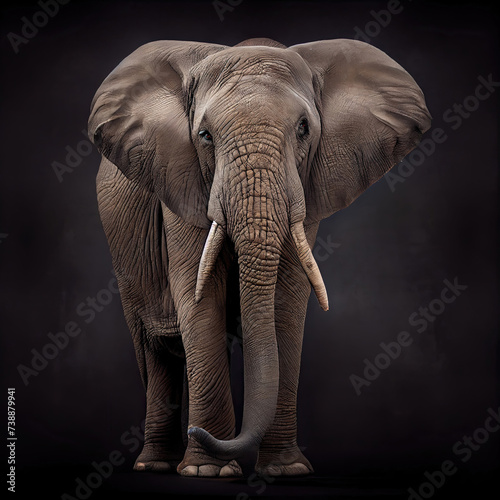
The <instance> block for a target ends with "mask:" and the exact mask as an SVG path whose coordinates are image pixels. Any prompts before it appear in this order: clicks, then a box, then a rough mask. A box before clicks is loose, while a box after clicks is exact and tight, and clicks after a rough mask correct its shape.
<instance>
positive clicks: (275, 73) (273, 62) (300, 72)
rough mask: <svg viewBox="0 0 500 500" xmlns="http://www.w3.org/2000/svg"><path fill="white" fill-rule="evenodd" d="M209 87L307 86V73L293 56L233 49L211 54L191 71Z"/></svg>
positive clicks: (281, 51)
mask: <svg viewBox="0 0 500 500" xmlns="http://www.w3.org/2000/svg"><path fill="white" fill-rule="evenodd" d="M195 71H196V73H198V75H197V76H199V77H203V79H204V80H205V82H206V83H207V84H210V85H215V86H221V85H224V84H226V83H230V82H231V83H233V84H234V82H238V81H240V82H245V81H255V79H257V78H259V79H260V80H261V81H266V79H273V81H275V82H279V81H282V82H287V83H290V81H296V82H297V83H300V84H307V82H308V81H311V76H312V74H311V71H310V69H309V67H308V66H307V64H306V63H305V62H304V60H303V59H302V58H301V57H300V56H299V55H298V54H297V53H295V52H293V51H289V50H286V49H277V48H272V47H233V48H230V49H227V50H224V51H220V52H218V53H215V54H212V55H211V56H209V57H207V58H206V59H205V60H204V61H202V62H201V63H200V64H199V65H198V67H197V68H196V69H195Z"/></svg>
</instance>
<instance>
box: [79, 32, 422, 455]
mask: <svg viewBox="0 0 500 500" xmlns="http://www.w3.org/2000/svg"><path fill="white" fill-rule="evenodd" d="M429 126H430V115H429V113H428V111H427V109H426V106H425V101H424V97H423V95H422V92H421V90H420V89H419V87H418V86H417V84H416V83H415V81H414V80H413V79H412V77H411V76H410V75H409V74H408V73H407V72H406V71H405V70H404V69H403V68H401V66H399V65H398V64H397V63H396V62H394V61H393V60H392V59H390V58H389V57H388V56H387V55H386V54H384V53H383V52H381V51H380V50H378V49H376V48H374V47H372V46H370V45H367V44H365V43H363V42H358V41H353V40H330V41H321V42H314V43H306V44H302V45H296V46H293V47H290V48H285V47H283V46H281V45H280V44H277V43H275V42H271V41H267V40H260V41H254V42H252V41H250V42H246V43H244V44H241V45H239V46H236V47H231V48H230V47H225V46H221V45H212V44H204V43H191V42H172V41H163V42H154V43H151V44H148V45H145V46H143V47H141V48H139V49H138V50H137V51H135V52H134V53H133V54H131V55H130V56H129V57H127V58H126V59H125V60H124V61H123V62H122V63H121V64H120V65H119V66H118V67H117V68H116V69H115V70H114V71H113V72H112V73H111V74H110V75H109V77H108V78H107V79H106V80H105V81H104V83H103V84H102V86H101V88H100V89H99V90H98V92H97V94H96V97H95V98H94V102H93V104H92V114H91V118H90V122H89V134H90V137H91V138H92V140H93V141H94V142H95V144H96V145H97V146H98V148H99V150H100V151H101V153H102V154H103V155H104V156H105V157H107V158H108V159H109V160H110V161H111V162H113V163H114V164H115V165H116V166H117V167H118V168H119V169H121V170H122V171H123V172H124V174H125V175H126V176H127V177H129V178H130V179H134V180H136V181H137V182H140V183H141V184H142V185H143V186H147V187H148V188H149V189H151V190H152V191H154V192H155V193H156V194H157V196H158V198H159V199H160V200H161V201H162V202H163V203H165V205H166V206H167V207H169V209H170V210H171V211H173V212H174V213H176V214H177V215H178V216H179V217H181V218H183V219H184V220H185V221H186V222H188V223H189V224H192V225H195V226H198V227H202V228H207V229H208V228H209V227H210V226H211V229H210V232H209V237H208V239H207V242H206V245H205V250H204V252H203V257H202V261H201V263H200V269H199V274H198V284H197V288H196V300H197V301H199V300H201V299H202V297H203V285H204V283H205V282H206V280H207V278H208V277H209V276H210V271H211V269H212V267H213V264H214V262H215V260H216V259H217V256H218V253H219V249H220V246H221V244H222V241H223V240H224V239H225V238H226V236H227V237H229V238H230V239H231V240H232V241H233V242H234V246H235V251H236V254H237V258H238V263H239V269H240V293H241V298H240V301H241V309H242V326H243V337H244V352H245V413H244V420H243V427H242V433H241V434H240V436H239V437H238V438H236V439H235V440H234V441H228V442H226V444H224V445H222V444H221V442H216V440H214V439H213V438H212V437H211V436H210V435H207V434H205V433H204V431H202V430H201V429H195V430H194V431H193V430H192V431H193V432H195V434H196V436H197V437H198V438H199V439H200V440H201V441H203V442H204V443H205V444H206V445H207V446H208V447H209V448H211V449H212V450H215V451H216V452H217V454H218V455H220V456H221V457H223V456H227V457H232V456H233V455H234V454H235V453H237V451H238V449H239V444H238V443H240V444H241V443H246V444H248V443H249V442H252V441H258V440H259V439H260V438H261V437H262V435H263V433H264V432H265V430H266V428H267V426H268V425H269V424H270V423H271V422H272V418H273V415H274V411H275V404H276V397H277V387H278V361H277V349H276V340H275V331H274V292H275V286H276V281H277V272H278V265H279V260H280V254H281V251H282V246H283V244H284V242H285V241H286V240H287V239H288V241H293V242H294V245H295V248H296V251H297V254H298V257H299V259H300V261H301V263H302V267H303V268H304V271H305V273H306V274H307V276H308V277H309V280H310V282H311V284H312V287H313V289H314V291H315V293H316V295H317V297H318V299H319V302H320V304H321V306H322V307H323V308H324V309H327V308H328V299H327V295H326V291H325V288H324V285H323V280H322V278H321V275H320V273H319V270H318V267H317V265H316V262H315V261H314V258H313V256H312V253H311V249H310V248H309V246H308V244H307V240H306V237H305V231H304V225H307V224H310V223H314V222H317V221H319V220H321V219H323V218H325V217H328V216H330V215H331V214H333V213H334V212H336V211H338V210H340V209H342V208H344V207H346V206H347V205H349V204H350V203H351V202H352V201H353V200H354V199H355V198H356V197H357V196H358V195H359V194H361V193H362V192H363V191H364V190H365V189H366V188H367V187H368V186H370V185H371V184H372V183H373V182H375V181H376V180H378V179H379V178H380V177H381V176H382V175H383V174H384V173H385V172H387V171H388V170H389V169H390V168H391V167H392V166H394V165H395V164H396V163H397V162H399V161H400V160H401V159H402V158H403V157H404V156H405V155H406V154H407V153H409V152H410V151H411V150H412V149H413V148H414V147H415V146H416V145H417V144H418V142H419V140H420V137H421V135H422V133H424V132H425V131H426V130H427V129H428V128H429ZM257 345H258V346H259V347H258V350H257V348H256V347H255V346H257ZM231 443H232V444H231Z"/></svg>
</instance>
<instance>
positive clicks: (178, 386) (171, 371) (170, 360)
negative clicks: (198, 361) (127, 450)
mask: <svg viewBox="0 0 500 500" xmlns="http://www.w3.org/2000/svg"><path fill="white" fill-rule="evenodd" d="M151 343H152V344H155V343H156V342H155V340H154V339H153V341H152V342H151ZM144 351H145V353H144V354H145V364H146V370H147V382H146V425H145V429H144V447H143V449H142V452H141V454H140V455H139V457H138V458H137V460H136V462H135V465H134V469H135V470H138V471H154V472H167V471H170V470H173V471H175V468H176V467H177V465H178V464H179V462H180V461H181V460H182V457H183V455H184V450H185V446H184V444H183V441H182V423H181V412H182V399H183V398H182V391H183V379H184V360H183V359H182V358H180V357H178V356H176V355H174V354H172V353H170V352H169V351H168V350H166V349H164V350H161V349H159V348H158V347H156V346H154V345H153V346H151V345H148V344H147V345H146V346H145V349H144Z"/></svg>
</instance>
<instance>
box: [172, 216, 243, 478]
mask: <svg viewBox="0 0 500 500" xmlns="http://www.w3.org/2000/svg"><path fill="white" fill-rule="evenodd" d="M167 223H168V228H167V229H168V231H167V238H168V240H169V248H177V249H179V250H181V251H179V252H177V251H172V252H171V253H170V254H169V256H170V257H171V259H170V277H171V288H172V293H173V296H174V301H175V303H176V309H177V313H178V320H179V325H180V329H181V333H182V341H183V344H184V351H185V354H186V368H187V378H188V393H189V427H193V426H196V427H202V428H203V429H205V430H207V431H208V432H210V434H212V435H213V436H214V437H216V438H218V439H230V438H233V437H234V433H235V418H234V409H233V402H232V396H231V384H230V371H229V355H228V349H227V339H226V311H225V308H226V273H227V261H228V259H227V255H226V254H225V251H224V250H223V251H222V254H221V256H220V257H221V258H220V259H219V261H218V262H217V265H216V268H215V270H214V272H213V275H212V277H211V282H210V284H209V285H208V286H207V287H206V291H205V297H204V298H203V299H202V300H201V301H200V302H199V303H198V304H196V303H195V300H194V296H195V288H196V276H197V272H198V264H199V261H200V259H201V254H202V250H203V246H204V243H205V239H206V236H207V231H204V230H201V229H197V228H192V227H190V226H188V225H186V224H185V223H183V222H182V221H180V220H179V219H178V218H176V217H175V216H174V215H173V214H170V215H169V217H168V219H167ZM177 471H178V472H179V473H180V474H182V475H184V476H207V477H209V476H212V477H214V476H239V475H241V468H240V466H239V465H238V464H237V462H236V461H234V460H233V461H230V462H228V461H224V460H219V459H216V458H214V457H211V456H209V455H207V453H206V452H205V451H204V450H203V448H202V447H201V446H199V444H198V443H197V441H196V440H195V439H194V438H193V437H192V436H189V438H188V447H187V450H186V452H185V454H184V459H183V460H182V462H181V463H180V464H179V466H178V467H177Z"/></svg>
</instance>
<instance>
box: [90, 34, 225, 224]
mask: <svg viewBox="0 0 500 500" xmlns="http://www.w3.org/2000/svg"><path fill="white" fill-rule="evenodd" d="M224 49H226V47H225V46H223V45H215V44H207V43H201V42H183V41H170V40H162V41H157V42H151V43H148V44H146V45H143V46H142V47H139V48H138V49H137V50H136V51H134V52H133V53H132V54H130V55H129V56H128V57H126V58H125V59H124V60H123V61H122V62H121V63H120V64H119V65H118V66H117V67H116V68H115V69H114V70H113V71H112V72H111V74H110V75H109V76H108V77H107V78H106V79H105V80H104V82H103V83H102V85H101V86H100V87H99V89H98V90H97V92H96V95H95V97H94V100H93V101H92V105H91V113H90V118H89V136H90V138H91V140H92V141H93V142H94V143H95V145H96V146H97V148H98V149H99V152H100V153H101V154H102V155H103V156H104V157H106V158H107V159H108V160H109V161H111V162H112V163H113V164H114V165H116V167H118V168H119V169H120V170H121V171H122V172H123V173H124V174H125V176H127V177H128V178H129V179H130V180H131V181H133V182H134V183H137V184H138V185H141V186H142V187H143V188H146V189H148V190H150V191H152V192H154V193H155V194H156V195H157V197H158V198H159V199H160V200H161V201H162V202H164V203H165V205H166V206H167V207H168V208H169V209H170V210H172V211H173V212H174V213H176V214H177V215H178V216H179V217H181V218H182V219H184V220H185V221H186V222H188V223H190V224H192V225H195V226H198V227H204V228H209V227H210V221H209V220H208V219H207V215H206V214H207V205H208V198H209V186H208V185H207V182H206V181H205V180H204V177H203V174H202V169H201V167H200V164H199V161H198V156H197V154H196V150H195V148H194V145H193V143H192V141H191V133H190V128H189V120H188V115H187V109H188V105H189V92H188V89H189V86H190V81H189V72H190V69H191V68H192V66H194V65H195V64H197V63H198V62H199V61H201V60H202V59H204V58H206V57H208V56H209V55H211V54H214V53H216V52H218V51H221V50H224Z"/></svg>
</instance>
